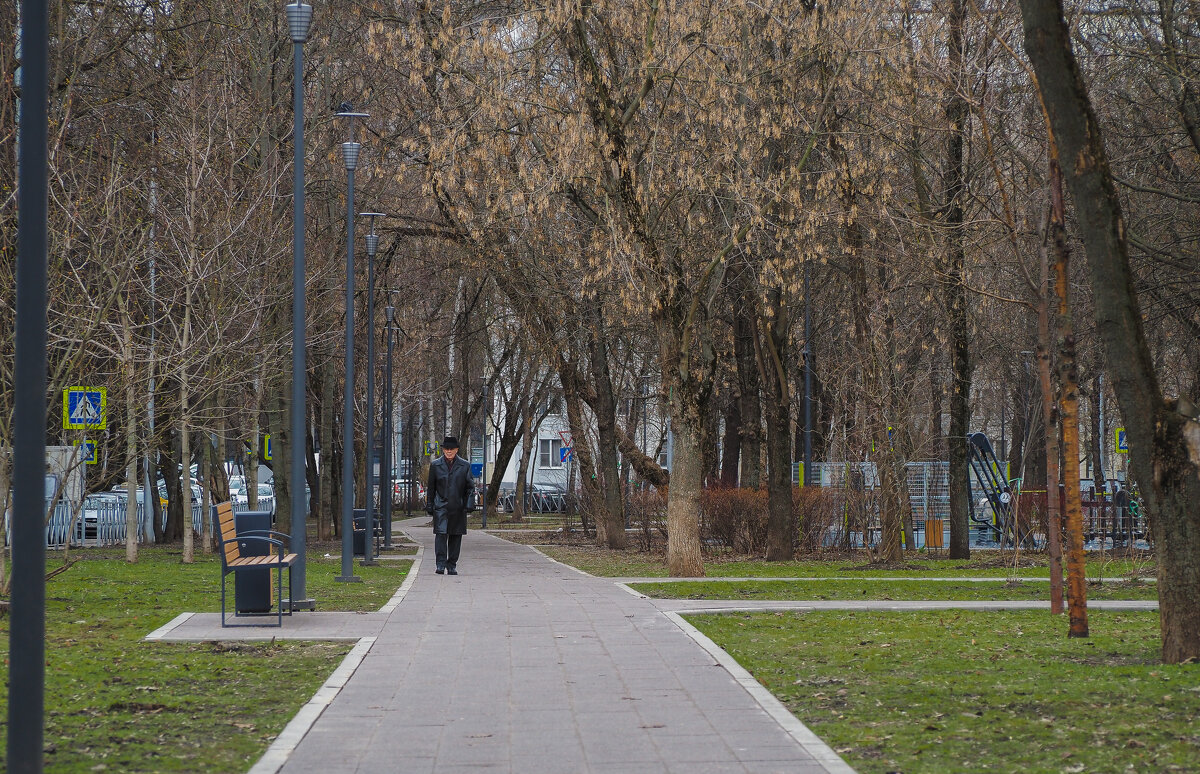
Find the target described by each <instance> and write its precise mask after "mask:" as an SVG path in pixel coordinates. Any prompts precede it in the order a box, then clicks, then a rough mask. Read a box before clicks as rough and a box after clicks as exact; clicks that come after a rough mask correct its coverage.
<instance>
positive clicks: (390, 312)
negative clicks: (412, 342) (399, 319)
mask: <svg viewBox="0 0 1200 774" xmlns="http://www.w3.org/2000/svg"><path fill="white" fill-rule="evenodd" d="M383 316H384V317H386V318H387V321H388V324H389V325H390V324H391V323H393V322H395V320H396V307H394V306H385V307H384V308H383Z"/></svg>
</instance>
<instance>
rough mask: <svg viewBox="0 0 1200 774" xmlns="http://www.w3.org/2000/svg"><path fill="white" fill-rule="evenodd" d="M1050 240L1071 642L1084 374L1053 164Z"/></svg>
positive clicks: (1080, 616)
mask: <svg viewBox="0 0 1200 774" xmlns="http://www.w3.org/2000/svg"><path fill="white" fill-rule="evenodd" d="M1050 196H1051V207H1050V235H1051V238H1052V240H1053V243H1054V252H1055V261H1054V293H1055V295H1056V296H1057V297H1058V336H1059V338H1058V375H1059V381H1060V382H1061V384H1062V401H1061V403H1060V407H1061V411H1062V450H1063V485H1064V487H1065V489H1066V495H1067V497H1066V500H1067V509H1066V510H1067V513H1066V516H1067V610H1068V613H1069V615H1070V617H1071V628H1070V636H1071V637H1086V636H1088V620H1087V586H1086V581H1085V579H1084V555H1083V506H1082V504H1081V502H1080V496H1079V371H1078V365H1077V364H1076V362H1075V323H1074V321H1073V320H1072V317H1071V295H1070V278H1071V274H1070V268H1071V262H1070V257H1071V253H1070V249H1069V248H1068V247H1067V235H1066V207H1065V205H1064V203H1063V195H1062V175H1061V174H1060V173H1059V171H1058V162H1057V161H1056V160H1055V159H1054V155H1053V153H1052V154H1051V159H1050Z"/></svg>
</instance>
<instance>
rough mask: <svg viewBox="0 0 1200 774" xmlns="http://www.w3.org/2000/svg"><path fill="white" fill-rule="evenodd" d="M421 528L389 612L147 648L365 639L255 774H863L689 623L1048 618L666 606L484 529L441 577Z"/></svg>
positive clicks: (204, 618) (212, 634)
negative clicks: (823, 616) (456, 568)
mask: <svg viewBox="0 0 1200 774" xmlns="http://www.w3.org/2000/svg"><path fill="white" fill-rule="evenodd" d="M425 522H426V520H425V519H414V520H410V521H407V522H403V525H404V527H405V528H406V529H407V531H408V533H409V535H410V536H412V537H413V538H414V539H415V540H416V542H417V543H418V544H420V545H421V546H422V555H421V556H418V557H417V560H416V562H415V563H414V568H413V571H412V572H410V573H409V575H408V577H407V578H406V579H405V582H404V585H403V586H401V588H400V590H399V591H398V592H397V594H396V596H395V597H393V599H392V600H391V601H390V602H389V603H388V604H387V605H385V606H384V608H383V609H382V610H380V611H377V612H372V613H324V612H316V613H314V612H308V613H297V614H296V615H294V616H291V617H290V618H287V617H285V618H284V622H285V623H284V627H283V629H274V628H260V627H244V628H242V629H222V628H220V622H219V616H218V615H216V614H191V613H187V614H183V615H180V616H179V617H178V618H176V619H175V620H174V621H172V622H171V623H169V624H167V625H166V626H164V627H162V628H161V629H159V630H158V631H156V632H154V633H152V634H151V635H150V636H149V637H148V638H147V639H152V640H174V641H179V640H184V641H204V640H231V639H271V638H286V639H333V640H338V639H342V640H354V641H357V642H358V644H357V645H356V646H355V648H354V649H353V650H352V651H351V654H350V655H349V656H348V657H347V658H346V660H345V661H344V662H343V664H342V666H340V667H339V668H338V669H337V671H336V672H335V673H334V675H333V676H332V677H331V678H330V679H329V681H327V683H326V685H325V686H324V687H323V688H322V689H321V690H320V691H318V693H317V695H316V696H314V697H313V699H312V701H310V702H309V703H308V704H307V705H306V706H305V707H303V708H302V709H301V711H300V712H299V713H298V714H297V716H296V718H295V719H294V720H293V721H292V723H290V724H289V725H288V727H287V728H286V729H285V730H284V731H283V733H281V734H280V736H279V737H278V738H277V739H276V741H275V743H274V744H273V745H272V747H271V749H270V750H268V751H267V753H266V755H264V756H263V758H262V759H261V760H260V761H259V762H258V764H257V765H256V766H255V767H254V769H253V770H252V774H276V772H280V771H282V772H286V773H287V774H293V773H294V774H309V773H310V772H320V773H321V774H325V772H369V773H373V772H395V771H399V772H404V773H405V774H409V773H412V774H421V772H437V773H438V774H459V773H461V772H481V771H483V772H510V773H511V774H586V773H590V772H596V773H597V774H599V773H601V772H613V774H640V773H641V772H647V773H650V772H653V773H655V774H658V773H660V772H662V773H667V774H669V773H670V772H687V774H705V773H706V772H713V773H716V772H743V773H744V772H753V773H754V774H767V773H769V772H788V773H789V774H793V773H794V774H806V773H808V772H812V773H813V774H815V773H816V772H850V771H852V770H851V769H850V768H849V767H848V766H847V765H846V764H845V763H844V762H842V761H841V759H840V758H838V756H837V755H836V754H835V753H834V752H833V751H832V750H830V749H829V748H828V747H827V746H826V745H825V744H824V743H823V742H821V740H819V739H818V738H817V737H815V736H814V735H813V734H812V733H811V732H809V731H808V729H807V728H805V727H804V726H803V724H802V723H800V722H799V721H798V720H796V718H795V717H794V716H792V715H791V713H790V712H788V710H787V709H786V708H785V707H784V706H783V705H782V704H780V703H779V702H778V700H776V699H775V698H774V697H773V696H771V694H770V693H769V692H768V691H767V690H766V689H764V688H763V687H762V686H761V685H759V684H758V683H757V682H756V681H755V680H754V679H753V677H751V676H750V675H749V674H748V673H747V672H746V671H745V670H744V669H742V668H741V667H740V666H739V665H738V664H737V663H736V662H735V661H733V659H732V658H731V657H729V656H728V654H726V653H724V652H723V651H721V650H720V649H719V648H717V647H716V646H715V645H714V644H713V643H712V642H711V641H709V640H708V639H707V638H706V637H704V635H703V634H701V633H700V632H698V631H696V630H695V629H694V628H692V627H691V626H690V625H689V624H687V623H686V622H685V621H684V620H683V619H681V618H680V617H679V616H678V615H677V612H683V611H695V612H700V611H733V610H820V609H848V608H853V609H872V610H929V609H945V608H971V609H1014V608H1030V607H1045V606H1046V603H1037V602H887V601H884V602H880V601H858V600H849V601H828V602H824V601H817V602H811V601H805V602H773V601H727V602H726V601H716V600H667V599H662V600H655V599H648V598H646V597H644V596H643V595H641V594H639V593H637V592H636V591H634V590H632V589H630V588H629V587H628V586H626V585H624V584H623V583H621V581H623V580H629V581H633V580H635V579H632V578H630V579H612V578H594V577H591V576H589V575H586V574H584V573H581V572H579V571H577V570H574V569H572V568H570V567H568V566H566V565H564V564H560V563H558V562H555V561H553V560H551V559H548V558H546V557H545V556H544V555H542V554H541V553H539V552H537V551H536V550H534V549H532V548H530V547H527V546H522V545H518V544H514V543H509V542H507V541H504V540H501V539H499V538H496V537H493V536H491V535H488V534H486V533H483V532H478V531H474V532H471V533H470V534H469V535H467V536H466V538H464V541H463V557H462V560H461V561H460V573H461V574H460V575H458V576H457V577H451V576H441V575H435V574H434V572H433V535H432V534H431V533H430V532H429V529H428V527H427V526H426V524H425ZM636 580H641V579H636ZM645 580H646V581H651V582H653V581H660V580H666V579H661V578H655V579H650V578H647V579H645ZM955 580H960V579H955ZM989 580H995V579H989ZM1089 607H1096V608H1113V609H1141V610H1144V609H1153V608H1154V607H1157V603H1155V602H1091V603H1089Z"/></svg>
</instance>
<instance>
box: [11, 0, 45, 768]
mask: <svg viewBox="0 0 1200 774" xmlns="http://www.w3.org/2000/svg"><path fill="white" fill-rule="evenodd" d="M48 7H49V3H46V2H37V1H36V0H23V2H22V3H21V32H20V35H21V37H20V45H21V54H20V56H21V70H20V82H21V105H20V109H19V110H20V112H19V116H20V118H19V119H18V120H19V122H20V123H19V126H20V147H19V150H18V151H17V154H18V155H17V277H16V279H17V294H16V301H15V305H16V332H15V339H16V340H15V350H16V352H15V362H14V364H13V367H14V372H13V387H12V390H13V455H12V456H13V479H12V480H13V505H12V546H11V548H12V554H11V556H12V575H11V576H10V578H11V580H12V586H11V588H12V598H11V606H12V607H11V613H10V615H11V619H12V620H11V621H9V627H8V647H9V651H8V652H9V670H8V675H9V681H8V745H7V751H8V752H7V762H8V770H9V771H11V772H13V773H14V774H40V772H41V771H42V760H43V756H44V751H43V744H42V742H43V739H44V736H43V735H44V733H45V727H44V726H45V696H46V693H45V689H46V657H45V653H46V642H45V639H46V537H45V521H44V518H45V514H46V502H45V500H44V499H43V498H44V497H45V496H46V490H45V486H46V485H45V477H46V382H47V378H46V256H47V253H48V236H47V227H46V223H47V209H48V206H49V205H48V204H47V202H48V201H49V198H48V194H47V189H48V180H49V176H48V169H49V162H48V160H47V158H48V151H47V137H48V133H49V129H48V119H47V116H48V110H49V109H48V100H49V96H48V95H49V92H50V90H49V86H48V83H49V60H50V55H49V49H50V43H49V41H50V37H49V10H48Z"/></svg>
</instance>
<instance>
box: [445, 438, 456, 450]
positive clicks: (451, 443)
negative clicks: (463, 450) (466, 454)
mask: <svg viewBox="0 0 1200 774" xmlns="http://www.w3.org/2000/svg"><path fill="white" fill-rule="evenodd" d="M442 448H443V449H457V448H458V439H457V438H455V437H454V436H452V435H448V436H446V437H445V438H443V439H442Z"/></svg>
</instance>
